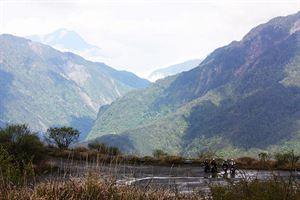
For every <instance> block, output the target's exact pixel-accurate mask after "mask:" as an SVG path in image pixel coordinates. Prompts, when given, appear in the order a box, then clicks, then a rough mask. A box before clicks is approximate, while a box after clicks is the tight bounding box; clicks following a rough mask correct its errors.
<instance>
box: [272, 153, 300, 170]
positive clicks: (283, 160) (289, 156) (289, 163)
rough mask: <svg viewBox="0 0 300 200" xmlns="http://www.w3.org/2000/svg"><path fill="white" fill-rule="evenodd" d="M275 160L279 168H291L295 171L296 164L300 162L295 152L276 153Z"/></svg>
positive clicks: (299, 157)
mask: <svg viewBox="0 0 300 200" xmlns="http://www.w3.org/2000/svg"><path fill="white" fill-rule="evenodd" d="M274 158H275V160H276V161H277V166H278V167H290V168H291V169H293V168H294V167H295V164H296V163H297V162H298V161H299V159H300V156H299V155H295V153H294V151H290V152H283V153H275V155H274Z"/></svg>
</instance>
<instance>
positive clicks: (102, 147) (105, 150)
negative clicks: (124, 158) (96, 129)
mask: <svg viewBox="0 0 300 200" xmlns="http://www.w3.org/2000/svg"><path fill="white" fill-rule="evenodd" d="M88 147H89V149H93V150H96V151H97V152H99V153H100V154H107V155H111V156H117V155H121V151H120V149H119V148H118V147H113V146H108V145H106V144H105V143H100V142H97V141H94V142H92V143H89V144H88Z"/></svg>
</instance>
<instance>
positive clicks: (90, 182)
mask: <svg viewBox="0 0 300 200" xmlns="http://www.w3.org/2000/svg"><path fill="white" fill-rule="evenodd" d="M95 177H96V176H94V175H93V176H87V177H86V178H74V179H70V180H67V181H61V180H58V181H55V180H52V181H48V182H46V183H40V184H38V185H36V186H34V187H32V188H30V187H22V188H14V187H10V188H0V192H1V193H0V199H3V200H6V199H7V200H8V199H11V200H19V199H24V200H27V199H28V200H66V199H69V200H85V199H86V200H87V199H90V200H98V199H99V200H105V199H110V200H133V199H140V200H148V199H149V200H180V199H190V200H198V199H201V195H199V194H196V193H195V194H191V195H183V194H174V193H171V192H170V191H168V190H154V189H151V188H149V189H141V188H138V187H134V186H124V185H123V186H119V185H117V184H116V182H115V181H113V180H112V179H107V180H105V179H101V178H99V177H97V178H95ZM202 197H203V196H202Z"/></svg>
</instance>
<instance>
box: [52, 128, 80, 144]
mask: <svg viewBox="0 0 300 200" xmlns="http://www.w3.org/2000/svg"><path fill="white" fill-rule="evenodd" d="M79 135H80V133H79V131H78V130H76V129H74V128H72V127H66V126H63V127H53V128H49V129H48V130H47V136H46V140H47V141H48V143H49V144H55V145H56V146H57V147H58V148H60V149H66V148H68V147H69V146H70V145H71V144H72V143H74V142H76V141H77V140H78V138H79Z"/></svg>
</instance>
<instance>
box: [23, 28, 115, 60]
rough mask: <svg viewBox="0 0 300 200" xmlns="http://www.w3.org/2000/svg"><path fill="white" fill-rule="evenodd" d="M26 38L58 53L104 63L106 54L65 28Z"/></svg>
mask: <svg viewBox="0 0 300 200" xmlns="http://www.w3.org/2000/svg"><path fill="white" fill-rule="evenodd" d="M26 38H28V39H30V40H32V41H36V42H40V43H43V44H47V45H50V46H52V47H54V48H56V49H58V50H60V51H65V52H66V51H69V52H73V53H76V54H78V55H80V56H83V57H84V58H87V59H89V60H93V61H102V62H103V61H105V60H106V58H107V57H109V56H108V53H107V52H105V51H103V50H102V49H101V48H99V47H97V46H95V45H92V44H89V43H88V42H86V41H85V39H83V37H82V36H81V35H79V34H78V33H77V32H75V31H73V30H69V29H66V28H60V29H57V30H55V31H53V32H51V33H48V34H45V35H30V36H27V37H26Z"/></svg>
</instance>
